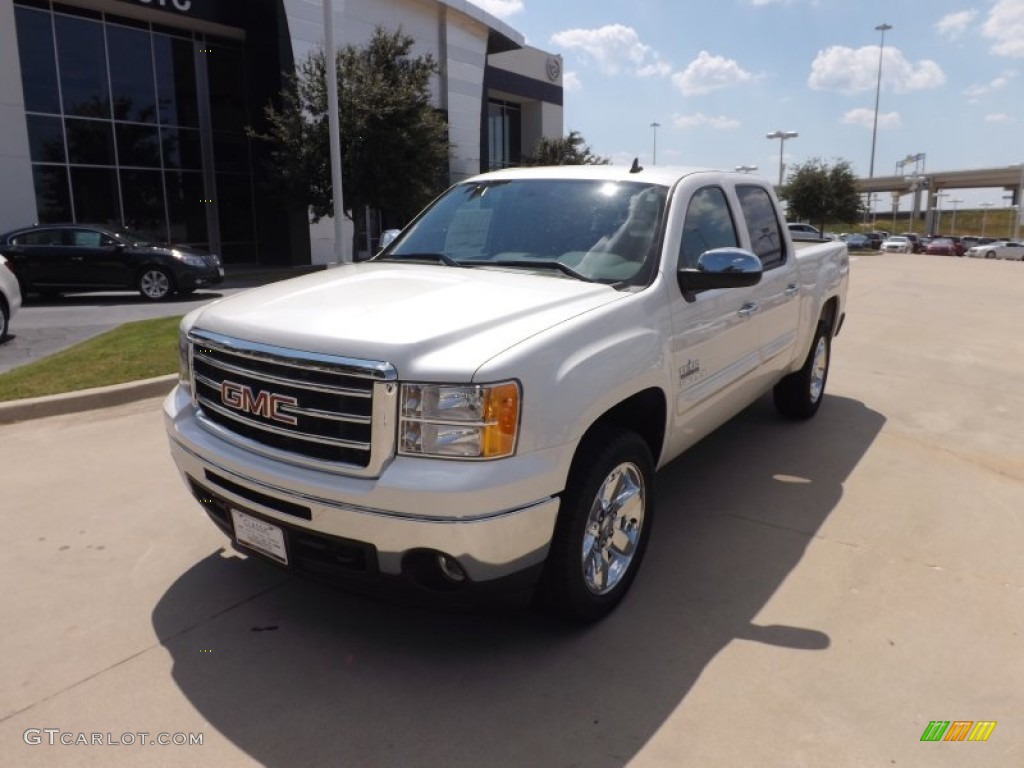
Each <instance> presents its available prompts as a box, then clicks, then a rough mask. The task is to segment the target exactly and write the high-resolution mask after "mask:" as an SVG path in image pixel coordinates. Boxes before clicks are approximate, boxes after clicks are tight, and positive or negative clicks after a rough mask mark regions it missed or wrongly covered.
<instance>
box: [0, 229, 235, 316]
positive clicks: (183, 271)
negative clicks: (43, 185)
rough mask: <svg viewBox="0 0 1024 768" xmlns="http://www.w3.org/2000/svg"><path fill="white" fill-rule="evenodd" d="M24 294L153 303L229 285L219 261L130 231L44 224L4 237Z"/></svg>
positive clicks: (1, 247) (3, 249)
mask: <svg viewBox="0 0 1024 768" xmlns="http://www.w3.org/2000/svg"><path fill="white" fill-rule="evenodd" d="M0 254H3V255H4V256H6V257H7V259H8V260H9V261H10V262H11V266H12V267H13V268H14V274H15V275H16V276H17V278H18V282H19V283H20V284H21V292H22V295H26V294H28V293H29V292H34V293H39V294H43V295H44V296H52V295H57V294H59V293H62V292H77V291H108V290H120V289H125V288H127V289H131V290H137V291H139V293H141V294H142V295H143V296H144V297H145V298H147V299H151V300H153V301H159V300H160V299H166V298H168V297H169V296H171V295H172V294H174V293H179V294H186V293H191V292H192V291H194V290H195V289H196V288H201V287H203V286H207V285H216V284H218V283H220V282H222V281H223V280H224V270H223V268H222V267H221V262H220V258H219V257H218V256H214V255H212V254H208V253H203V252H201V251H197V250H195V249H192V248H188V247H185V246H177V245H174V246H172V245H161V244H158V243H154V242H152V241H151V240H150V239H149V238H147V237H145V236H143V235H138V234H135V233H133V232H129V231H127V230H120V231H117V230H112V229H107V228H105V227H98V226H93V225H90V224H41V225H37V226H34V227H26V228H24V229H16V230H13V231H11V232H7V233H6V234H4V235H0Z"/></svg>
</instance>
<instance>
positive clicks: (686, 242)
mask: <svg viewBox="0 0 1024 768" xmlns="http://www.w3.org/2000/svg"><path fill="white" fill-rule="evenodd" d="M738 245H739V240H738V238H737V237H736V225H735V224H734V223H733V219H732V212H731V211H730V210H729V201H728V200H727V199H726V197H725V192H723V191H722V189H721V188H720V187H704V188H703V189H699V190H697V191H696V192H695V193H694V194H693V197H691V198H690V204H689V206H688V207H687V209H686V218H685V219H684V220H683V239H682V242H681V243H680V244H679V268H680V269H695V268H696V267H697V260H698V259H699V258H700V256H701V254H702V253H704V252H705V251H710V250H711V249H713V248H735V247H737V246H738Z"/></svg>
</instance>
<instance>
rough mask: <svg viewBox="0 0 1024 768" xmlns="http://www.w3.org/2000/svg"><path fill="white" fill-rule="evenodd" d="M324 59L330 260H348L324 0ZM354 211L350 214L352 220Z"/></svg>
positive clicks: (328, 2) (334, 66)
mask: <svg viewBox="0 0 1024 768" xmlns="http://www.w3.org/2000/svg"><path fill="white" fill-rule="evenodd" d="M323 10H324V58H325V59H326V60H327V125H328V130H329V131H330V134H331V135H330V136H329V137H328V146H329V148H330V153H331V196H332V197H333V205H334V212H333V215H334V261H335V263H336V264H345V263H347V262H348V261H349V258H348V256H347V251H346V248H345V228H344V223H345V222H344V219H345V198H344V195H343V194H342V178H341V177H342V170H341V128H340V125H341V121H340V119H339V117H338V59H337V48H336V47H335V45H334V5H333V3H332V0H324V7H323ZM355 213H356V212H355V211H353V212H352V214H353V217H354V216H355Z"/></svg>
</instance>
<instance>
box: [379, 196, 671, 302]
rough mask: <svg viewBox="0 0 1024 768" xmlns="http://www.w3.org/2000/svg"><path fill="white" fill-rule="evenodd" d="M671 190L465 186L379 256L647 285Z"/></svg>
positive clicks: (437, 206)
mask: <svg viewBox="0 0 1024 768" xmlns="http://www.w3.org/2000/svg"><path fill="white" fill-rule="evenodd" d="M667 196H668V189H667V187H663V186H657V185H650V184H643V183H639V182H611V181H602V180H566V179H516V180H502V181H489V182H477V183H466V184H460V185H458V186H456V187H453V188H452V189H450V190H449V191H448V192H447V193H446V194H445V195H444V196H443V197H441V198H440V199H439V200H438V201H437V202H436V203H435V204H434V205H433V206H432V207H431V208H430V209H429V210H427V211H426V212H425V213H424V214H423V215H422V216H421V217H420V218H419V219H418V220H417V221H416V222H414V223H413V225H412V226H411V227H409V229H408V231H407V232H406V233H405V234H404V236H403V237H401V238H400V239H399V240H397V241H396V242H395V243H394V244H393V246H392V247H391V248H389V249H388V250H386V251H385V252H384V253H383V254H382V255H381V258H384V259H402V258H410V259H412V258H417V257H418V258H425V257H428V258H431V259H433V260H434V261H435V262H437V263H446V264H451V263H452V262H455V263H456V264H457V265H458V266H498V265H501V266H503V267H507V268H513V269H533V270H544V271H546V272H550V274H552V275H557V276H561V277H576V278H581V279H586V280H594V281H598V282H606V283H629V284H634V285H636V284H640V283H646V282H647V281H648V280H649V278H650V275H651V274H652V272H653V268H654V266H655V265H656V263H657V257H658V254H657V251H658V245H659V243H660V233H661V222H662V219H663V214H664V210H665V201H666V199H667Z"/></svg>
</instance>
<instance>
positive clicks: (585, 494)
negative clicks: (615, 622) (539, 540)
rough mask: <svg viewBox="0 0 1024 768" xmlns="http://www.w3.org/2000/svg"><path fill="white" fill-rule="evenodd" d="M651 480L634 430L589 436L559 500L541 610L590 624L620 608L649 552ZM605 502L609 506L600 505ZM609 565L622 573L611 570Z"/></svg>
mask: <svg viewBox="0 0 1024 768" xmlns="http://www.w3.org/2000/svg"><path fill="white" fill-rule="evenodd" d="M653 481H654V462H653V460H652V459H651V452H650V449H649V448H648V446H647V443H646V442H644V440H643V439H642V438H641V437H640V436H639V435H638V434H636V433H635V432H631V431H628V430H624V429H621V428H611V427H608V428H599V429H598V430H596V431H595V432H593V433H592V434H591V435H589V436H588V437H587V438H586V441H585V442H584V443H583V444H582V445H581V446H580V448H579V450H578V451H577V454H576V457H575V459H574V460H573V466H572V470H571V471H570V473H569V481H568V483H567V485H566V489H565V492H564V493H563V494H562V504H561V509H560V510H559V513H558V521H557V523H556V524H555V533H554V536H553V537H552V540H551V548H550V550H549V552H548V559H547V562H546V564H545V567H544V574H543V576H542V577H541V582H540V585H539V587H538V592H537V599H538V602H539V603H540V605H541V606H542V607H543V608H545V609H546V610H548V611H550V612H553V613H555V614H557V615H559V616H561V617H562V618H567V619H571V620H574V621H578V622H592V621H597V620H598V619H600V618H602V617H604V616H605V615H607V614H608V613H609V612H610V611H611V610H612V609H614V608H615V606H617V605H618V604H619V602H620V601H621V600H622V598H623V597H624V596H625V594H626V592H628V591H629V588H630V585H632V583H633V579H634V578H635V577H636V574H637V571H638V570H639V569H640V564H641V562H642V561H643V557H644V552H645V551H646V549H647V541H648V539H649V537H650V533H651V522H652V520H653V516H654V488H653ZM602 496H603V497H604V498H605V499H606V503H605V504H604V505H601V504H599V500H600V499H601V498H602ZM609 500H615V502H616V503H614V504H612V505H611V506H610V511H611V514H607V513H606V512H607V511H609V504H608V503H607V502H608V501H609ZM594 534H598V535H597V536H596V537H595V535H594ZM609 563H611V564H612V565H613V566H614V565H619V566H620V567H619V568H614V567H613V568H611V569H608V568H607V566H608V564H609ZM623 563H624V565H623ZM602 565H603V566H605V568H604V569H603V570H602V568H601V566H602Z"/></svg>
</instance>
